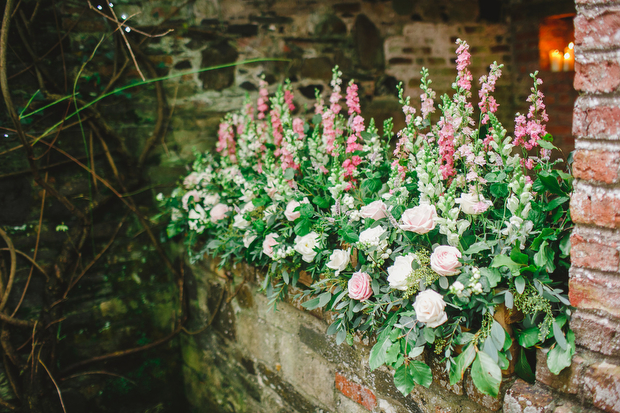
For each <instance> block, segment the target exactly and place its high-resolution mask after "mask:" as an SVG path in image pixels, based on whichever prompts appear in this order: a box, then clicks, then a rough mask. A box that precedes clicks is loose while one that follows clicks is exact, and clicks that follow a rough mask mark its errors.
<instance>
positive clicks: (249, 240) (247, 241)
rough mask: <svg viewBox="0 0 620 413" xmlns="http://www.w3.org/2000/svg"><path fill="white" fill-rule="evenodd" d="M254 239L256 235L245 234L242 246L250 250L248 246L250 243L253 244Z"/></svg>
mask: <svg viewBox="0 0 620 413" xmlns="http://www.w3.org/2000/svg"><path fill="white" fill-rule="evenodd" d="M255 239H256V234H253V233H251V232H246V233H245V235H244V236H243V246H244V247H246V248H250V245H251V244H252V242H254V240H255Z"/></svg>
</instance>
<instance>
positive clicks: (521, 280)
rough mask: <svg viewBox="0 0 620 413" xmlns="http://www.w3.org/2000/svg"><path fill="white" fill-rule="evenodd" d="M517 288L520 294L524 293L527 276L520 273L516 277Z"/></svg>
mask: <svg viewBox="0 0 620 413" xmlns="http://www.w3.org/2000/svg"><path fill="white" fill-rule="evenodd" d="M515 288H516V289H517V292H518V293H519V294H523V291H525V278H523V277H522V276H520V275H519V276H518V277H517V278H515Z"/></svg>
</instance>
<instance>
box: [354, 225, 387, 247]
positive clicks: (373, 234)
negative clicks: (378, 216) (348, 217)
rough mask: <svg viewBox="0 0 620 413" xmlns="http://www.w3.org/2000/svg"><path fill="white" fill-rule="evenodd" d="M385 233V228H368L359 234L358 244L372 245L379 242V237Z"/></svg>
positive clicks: (379, 226)
mask: <svg viewBox="0 0 620 413" xmlns="http://www.w3.org/2000/svg"><path fill="white" fill-rule="evenodd" d="M384 233H385V228H383V227H382V226H381V225H378V226H376V227H374V228H368V229H367V230H364V231H362V232H361V233H360V236H359V242H364V243H372V242H379V237H380V236H381V235H383V234H384Z"/></svg>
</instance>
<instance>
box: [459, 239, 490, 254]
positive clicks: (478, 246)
mask: <svg viewBox="0 0 620 413" xmlns="http://www.w3.org/2000/svg"><path fill="white" fill-rule="evenodd" d="M490 249H491V247H489V246H488V245H487V243H486V242H484V241H480V242H476V243H475V244H472V245H471V246H470V247H469V248H467V250H466V251H464V252H463V254H466V255H471V254H475V253H477V252H480V251H484V250H490Z"/></svg>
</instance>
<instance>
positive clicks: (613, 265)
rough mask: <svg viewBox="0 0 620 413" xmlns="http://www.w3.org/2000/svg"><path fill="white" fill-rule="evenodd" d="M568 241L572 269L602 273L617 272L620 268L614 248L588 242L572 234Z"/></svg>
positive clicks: (618, 255)
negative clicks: (587, 269) (582, 268)
mask: <svg viewBox="0 0 620 413" xmlns="http://www.w3.org/2000/svg"><path fill="white" fill-rule="evenodd" d="M570 241H571V254H570V255H571V264H572V265H573V266H574V267H584V268H592V269H595V270H602V271H618V269H619V268H620V254H619V253H618V250H617V249H616V247H615V246H613V245H605V244H602V243H600V242H596V241H588V240H586V239H584V238H583V237H582V236H581V235H578V234H573V235H572V236H571V239H570Z"/></svg>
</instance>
